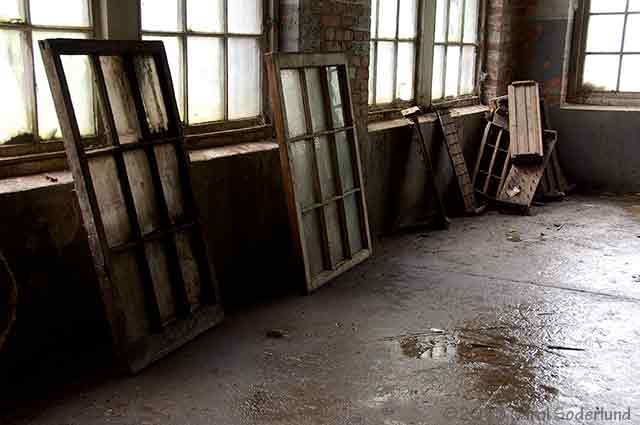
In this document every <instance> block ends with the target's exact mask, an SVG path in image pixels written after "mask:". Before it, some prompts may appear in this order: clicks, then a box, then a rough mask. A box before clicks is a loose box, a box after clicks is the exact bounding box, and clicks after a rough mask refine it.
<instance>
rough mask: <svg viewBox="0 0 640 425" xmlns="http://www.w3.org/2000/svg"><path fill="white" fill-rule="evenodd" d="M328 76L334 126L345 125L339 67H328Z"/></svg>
mask: <svg viewBox="0 0 640 425" xmlns="http://www.w3.org/2000/svg"><path fill="white" fill-rule="evenodd" d="M327 78H328V79H329V101H330V102H331V117H332V119H333V128H340V127H344V123H345V119H344V107H343V105H342V91H341V90H340V75H339V71H338V68H337V67H335V66H330V67H329V68H327Z"/></svg>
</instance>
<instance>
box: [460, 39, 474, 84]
mask: <svg viewBox="0 0 640 425" xmlns="http://www.w3.org/2000/svg"><path fill="white" fill-rule="evenodd" d="M475 72H476V48H475V47H474V46H465V47H463V48H462V74H461V75H460V94H472V93H473V89H474V87H473V83H474V80H475V78H474V76H475Z"/></svg>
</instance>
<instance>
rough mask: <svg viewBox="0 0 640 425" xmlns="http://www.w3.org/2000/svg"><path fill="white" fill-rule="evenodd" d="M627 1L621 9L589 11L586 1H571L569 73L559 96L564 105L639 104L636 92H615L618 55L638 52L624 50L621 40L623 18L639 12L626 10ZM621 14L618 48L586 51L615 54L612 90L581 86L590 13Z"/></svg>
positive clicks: (619, 68) (619, 70) (624, 33)
mask: <svg viewBox="0 0 640 425" xmlns="http://www.w3.org/2000/svg"><path fill="white" fill-rule="evenodd" d="M629 3H630V1H629V0H627V2H626V7H625V11H624V12H594V13H591V11H590V9H591V1H590V0H581V1H578V0H573V3H572V4H573V5H574V8H573V10H574V12H573V13H574V15H573V19H572V28H570V31H571V33H572V39H571V55H570V60H569V62H570V63H569V72H568V74H567V76H566V78H567V90H566V93H565V95H564V96H563V98H564V99H563V103H567V104H583V105H593V106H613V107H616V106H621V107H628V106H632V107H640V91H638V92H623V91H619V88H620V78H621V73H622V58H623V56H624V55H629V54H639V53H640V52H625V51H624V41H625V35H626V25H627V20H628V17H629V16H630V15H640V11H636V12H629ZM622 14H624V27H623V31H622V40H621V45H620V49H619V50H617V51H612V52H606V53H604V52H591V53H589V54H611V55H619V57H620V58H619V63H618V80H617V84H616V86H617V87H616V90H614V91H594V90H589V89H585V88H584V87H583V80H584V62H585V59H586V56H587V54H588V53H587V51H586V47H587V46H586V45H587V34H588V31H589V18H590V16H592V15H596V16H597V15H622Z"/></svg>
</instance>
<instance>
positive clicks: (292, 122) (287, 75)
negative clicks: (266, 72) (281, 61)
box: [280, 69, 307, 137]
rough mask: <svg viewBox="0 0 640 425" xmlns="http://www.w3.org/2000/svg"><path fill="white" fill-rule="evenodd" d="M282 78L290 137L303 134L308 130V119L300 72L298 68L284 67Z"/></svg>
mask: <svg viewBox="0 0 640 425" xmlns="http://www.w3.org/2000/svg"><path fill="white" fill-rule="evenodd" d="M280 78H281V79H282V93H283V95H284V110H285V113H286V115H287V125H288V131H289V137H297V136H301V135H303V134H305V133H306V132H307V123H306V122H307V120H306V118H305V115H304V105H303V103H302V85H301V84H300V73H299V71H298V70H297V69H283V70H282V71H280Z"/></svg>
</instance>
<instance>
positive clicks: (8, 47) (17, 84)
mask: <svg viewBox="0 0 640 425" xmlns="http://www.w3.org/2000/svg"><path fill="white" fill-rule="evenodd" d="M27 55H28V49H27V41H26V39H25V35H24V33H22V32H21V31H11V30H0V92H1V93H2V98H3V99H2V102H0V116H1V117H2V119H0V145H2V144H4V143H7V142H10V141H18V139H19V138H20V136H24V137H25V138H28V139H29V140H25V141H31V138H30V137H28V135H31V134H33V129H32V127H31V116H32V111H31V102H30V101H29V99H30V98H31V95H30V94H29V87H30V79H29V78H28V77H27V75H26V73H25V72H24V70H25V69H26V68H27V65H26V62H27ZM13 139H16V140H13Z"/></svg>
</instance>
